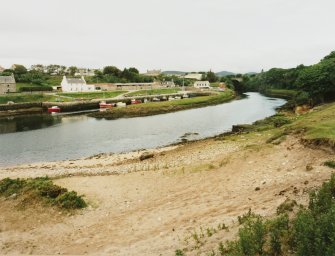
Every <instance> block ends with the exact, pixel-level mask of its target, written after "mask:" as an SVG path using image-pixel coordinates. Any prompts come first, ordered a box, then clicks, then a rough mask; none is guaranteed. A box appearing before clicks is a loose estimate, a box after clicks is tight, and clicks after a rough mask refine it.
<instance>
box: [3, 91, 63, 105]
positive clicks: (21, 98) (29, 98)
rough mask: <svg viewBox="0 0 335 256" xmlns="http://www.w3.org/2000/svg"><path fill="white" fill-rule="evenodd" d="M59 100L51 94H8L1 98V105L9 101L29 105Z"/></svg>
mask: <svg viewBox="0 0 335 256" xmlns="http://www.w3.org/2000/svg"><path fill="white" fill-rule="evenodd" d="M57 100H58V98H57V97H56V96H54V95H50V94H41V93H32V94H29V93H27V94H24V93H15V94H7V95H1V96H0V104H6V103H7V102H8V101H12V102H14V103H27V102H46V101H50V102H56V101H57Z"/></svg>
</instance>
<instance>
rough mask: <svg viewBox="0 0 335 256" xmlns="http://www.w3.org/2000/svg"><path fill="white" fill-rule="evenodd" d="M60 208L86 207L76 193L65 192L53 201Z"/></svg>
mask: <svg viewBox="0 0 335 256" xmlns="http://www.w3.org/2000/svg"><path fill="white" fill-rule="evenodd" d="M55 202H56V203H57V204H58V205H59V206H60V207H61V208H65V209H80V208H84V207H86V206H87V205H86V203H85V201H84V200H83V199H82V198H81V196H78V195H77V192H74V191H71V192H65V193H64V194H61V195H60V196H58V197H57V198H56V201H55Z"/></svg>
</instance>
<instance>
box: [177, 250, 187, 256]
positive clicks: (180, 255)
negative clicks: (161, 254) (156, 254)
mask: <svg viewBox="0 0 335 256" xmlns="http://www.w3.org/2000/svg"><path fill="white" fill-rule="evenodd" d="M175 253H176V256H184V255H185V254H184V252H183V251H182V250H179V249H178V250H176V252H175Z"/></svg>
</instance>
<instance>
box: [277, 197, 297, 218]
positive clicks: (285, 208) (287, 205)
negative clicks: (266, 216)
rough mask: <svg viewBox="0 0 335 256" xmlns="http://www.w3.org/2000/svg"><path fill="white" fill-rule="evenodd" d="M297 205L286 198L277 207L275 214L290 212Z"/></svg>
mask: <svg viewBox="0 0 335 256" xmlns="http://www.w3.org/2000/svg"><path fill="white" fill-rule="evenodd" d="M297 205H298V204H297V202H296V201H295V200H291V199H288V198H287V199H286V200H285V201H284V202H283V203H282V204H281V205H279V206H278V208H277V214H283V213H287V212H292V211H293V209H294V207H295V206H297Z"/></svg>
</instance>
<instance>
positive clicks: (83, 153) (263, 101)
mask: <svg viewBox="0 0 335 256" xmlns="http://www.w3.org/2000/svg"><path fill="white" fill-rule="evenodd" d="M285 102H286V101H285V100H283V99H276V98H269V97H266V96H263V95H261V94H259V93H254V92H250V93H246V97H244V98H242V99H240V100H234V101H231V102H229V103H224V104H220V105H216V106H209V107H204V108H198V109H191V110H184V111H179V112H174V113H168V114H162V115H155V116H147V117H138V118H123V119H118V120H104V119H100V120H98V119H95V118H91V117H87V116H86V115H77V116H73V115H64V116H62V115H59V116H51V115H35V116H26V117H15V118H6V119H0V166H2V167H4V166H12V165H17V164H23V163H33V162H44V161H55V160H66V159H77V158H81V157H87V156H91V155H94V154H98V153H102V152H106V153H109V152H113V153H119V152H129V151H133V150H138V149H144V148H155V147H160V146H165V145H168V144H171V143H175V142H179V141H180V139H181V137H182V136H183V135H185V133H193V135H191V136H189V137H188V139H191V140H194V139H201V138H206V137H211V136H215V135H218V134H221V133H223V132H227V131H230V130H231V127H232V125H234V124H250V123H253V122H254V121H256V120H259V119H263V118H265V117H268V116H271V115H273V114H275V112H276V110H275V109H276V108H277V107H279V106H281V105H283V104H285Z"/></svg>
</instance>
